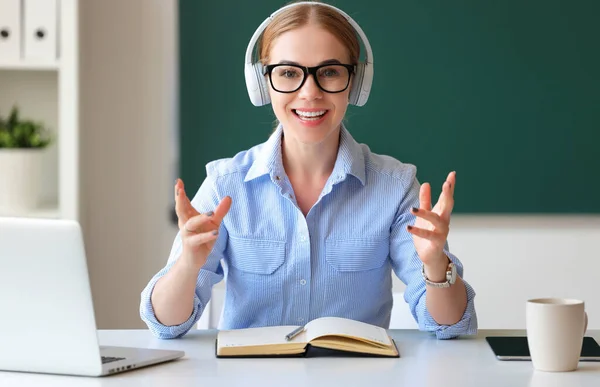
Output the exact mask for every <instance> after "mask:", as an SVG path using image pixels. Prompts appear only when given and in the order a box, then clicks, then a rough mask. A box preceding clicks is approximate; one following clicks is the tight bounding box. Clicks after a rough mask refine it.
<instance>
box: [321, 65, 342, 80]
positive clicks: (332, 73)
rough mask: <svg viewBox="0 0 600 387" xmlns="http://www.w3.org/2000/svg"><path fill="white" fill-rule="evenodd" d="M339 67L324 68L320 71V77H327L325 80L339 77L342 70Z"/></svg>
mask: <svg viewBox="0 0 600 387" xmlns="http://www.w3.org/2000/svg"><path fill="white" fill-rule="evenodd" d="M338 67H339V66H329V67H323V68H321V69H319V76H321V77H325V78H333V77H339V76H340V69H339V68H338Z"/></svg>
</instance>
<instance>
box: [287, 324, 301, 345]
mask: <svg viewBox="0 0 600 387" xmlns="http://www.w3.org/2000/svg"><path fill="white" fill-rule="evenodd" d="M303 330H304V327H303V326H301V327H298V328H296V329H294V330H293V331H291V332H290V333H288V334H287V335H286V336H285V341H290V340H291V339H293V338H294V337H296V336H298V335H299V334H300V332H302V331H303Z"/></svg>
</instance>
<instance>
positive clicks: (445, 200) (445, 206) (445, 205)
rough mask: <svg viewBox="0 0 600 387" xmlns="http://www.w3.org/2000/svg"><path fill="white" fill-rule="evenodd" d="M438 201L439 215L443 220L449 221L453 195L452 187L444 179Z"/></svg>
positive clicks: (452, 206)
mask: <svg viewBox="0 0 600 387" xmlns="http://www.w3.org/2000/svg"><path fill="white" fill-rule="evenodd" d="M439 203H440V217H441V218H442V220H444V221H449V219H450V215H451V214H452V209H453V208H454V197H452V188H450V182H448V181H446V182H444V184H443V185H442V192H441V193H440V198H439Z"/></svg>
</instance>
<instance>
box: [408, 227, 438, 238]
mask: <svg viewBox="0 0 600 387" xmlns="http://www.w3.org/2000/svg"><path fill="white" fill-rule="evenodd" d="M406 229H407V230H408V232H409V233H411V234H413V235H416V236H418V237H421V238H424V239H429V240H433V239H436V238H437V234H436V233H435V232H433V231H430V230H425V229H422V228H419V227H415V226H410V225H409V226H406Z"/></svg>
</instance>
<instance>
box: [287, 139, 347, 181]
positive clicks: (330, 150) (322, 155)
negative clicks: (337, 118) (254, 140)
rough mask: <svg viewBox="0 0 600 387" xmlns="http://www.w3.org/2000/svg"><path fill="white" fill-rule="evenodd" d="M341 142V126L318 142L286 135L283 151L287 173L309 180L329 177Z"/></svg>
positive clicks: (293, 177)
mask: <svg viewBox="0 0 600 387" xmlns="http://www.w3.org/2000/svg"><path fill="white" fill-rule="evenodd" d="M339 143H340V129H339V128H338V130H336V131H335V132H334V133H332V134H331V135H330V136H328V137H327V138H326V139H325V140H324V141H322V142H320V143H318V144H303V143H301V142H299V141H297V140H295V139H293V138H291V137H289V136H285V135H284V136H283V141H282V143H281V151H282V159H283V167H284V168H285V171H286V173H287V175H288V176H289V177H290V178H291V179H294V180H299V179H301V180H305V181H307V182H310V181H320V180H323V179H327V178H328V177H329V175H331V172H332V171H333V167H334V166H335V160H336V158H337V153H338V147H339Z"/></svg>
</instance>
